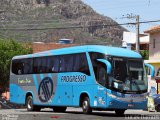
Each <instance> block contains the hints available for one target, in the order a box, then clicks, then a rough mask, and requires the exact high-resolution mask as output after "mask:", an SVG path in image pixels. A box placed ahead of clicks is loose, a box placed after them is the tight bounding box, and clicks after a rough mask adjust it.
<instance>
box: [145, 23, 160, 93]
mask: <svg viewBox="0 0 160 120" xmlns="http://www.w3.org/2000/svg"><path fill="white" fill-rule="evenodd" d="M144 33H147V34H148V35H149V41H150V42H149V60H146V61H145V62H146V63H150V64H152V65H153V66H154V68H155V73H156V74H155V76H157V72H158V69H159V68H160V25H158V26H154V27H151V28H150V29H148V30H145V31H144ZM157 93H159V94H160V81H159V83H158V81H157Z"/></svg>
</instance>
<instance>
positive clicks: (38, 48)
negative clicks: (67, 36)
mask: <svg viewBox="0 0 160 120" xmlns="http://www.w3.org/2000/svg"><path fill="white" fill-rule="evenodd" d="M71 46H76V44H59V43H43V42H34V43H33V44H32V49H33V53H36V52H42V51H46V50H52V49H58V48H64V47H71Z"/></svg>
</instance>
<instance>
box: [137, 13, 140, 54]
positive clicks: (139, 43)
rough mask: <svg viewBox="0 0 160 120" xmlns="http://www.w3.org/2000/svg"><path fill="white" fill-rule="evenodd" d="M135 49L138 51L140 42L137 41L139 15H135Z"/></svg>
mask: <svg viewBox="0 0 160 120" xmlns="http://www.w3.org/2000/svg"><path fill="white" fill-rule="evenodd" d="M136 51H137V52H138V53H139V52H140V42H139V15H137V16H136Z"/></svg>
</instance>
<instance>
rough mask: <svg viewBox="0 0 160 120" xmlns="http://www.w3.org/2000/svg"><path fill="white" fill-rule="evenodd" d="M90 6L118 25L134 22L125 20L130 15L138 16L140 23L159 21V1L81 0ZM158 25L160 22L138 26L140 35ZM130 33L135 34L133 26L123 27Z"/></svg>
mask: <svg viewBox="0 0 160 120" xmlns="http://www.w3.org/2000/svg"><path fill="white" fill-rule="evenodd" d="M82 1H83V2H84V3H86V4H87V5H89V6H91V7H92V8H93V9H94V10H95V11H96V12H97V13H99V14H101V15H104V16H108V17H110V18H112V19H113V20H115V21H116V22H118V23H119V24H123V23H129V22H136V19H127V18H126V17H127V16H129V15H131V14H132V16H136V15H139V16H140V22H143V21H153V20H160V0H82ZM157 25H160V22H156V23H146V24H140V33H143V32H144V31H145V30H147V29H149V28H151V27H153V26H157ZM123 27H125V28H126V29H128V30H129V31H131V32H136V27H135V26H134V25H125V26H123Z"/></svg>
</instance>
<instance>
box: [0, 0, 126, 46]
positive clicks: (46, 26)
mask: <svg viewBox="0 0 160 120" xmlns="http://www.w3.org/2000/svg"><path fill="white" fill-rule="evenodd" d="M123 31H126V29H124V28H123V27H121V26H119V25H117V23H116V22H115V21H113V20H112V19H111V18H109V17H106V16H102V15H100V14H98V13H96V12H95V11H94V10H93V9H92V8H91V7H90V6H88V5H86V4H84V3H83V2H82V1H81V0H1V4H0V36H1V37H8V38H13V39H16V40H19V41H25V42H27V41H31V42H36V41H41V42H56V40H58V39H60V38H70V39H74V42H75V43H81V44H114V45H119V44H120V43H121V39H122V34H123Z"/></svg>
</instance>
